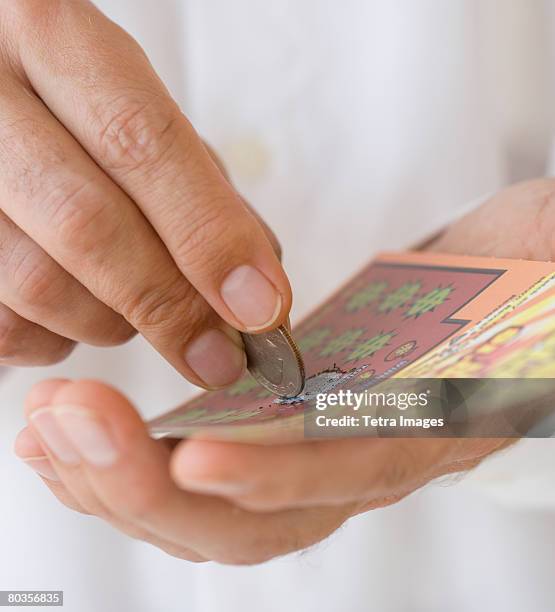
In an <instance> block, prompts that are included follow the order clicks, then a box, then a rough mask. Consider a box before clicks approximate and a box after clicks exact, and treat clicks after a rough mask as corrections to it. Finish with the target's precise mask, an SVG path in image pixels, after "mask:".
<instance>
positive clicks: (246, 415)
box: [149, 252, 555, 443]
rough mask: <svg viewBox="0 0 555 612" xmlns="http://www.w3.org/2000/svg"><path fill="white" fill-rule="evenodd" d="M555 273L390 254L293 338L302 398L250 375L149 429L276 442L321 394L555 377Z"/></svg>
mask: <svg viewBox="0 0 555 612" xmlns="http://www.w3.org/2000/svg"><path fill="white" fill-rule="evenodd" d="M554 306H555V264H552V263H545V262H531V261H522V260H510V259H493V258H479V257H467V256H454V255H444V254H435V253H412V252H411V253H399V254H397V253H385V254H381V255H379V256H378V257H377V258H376V259H375V260H374V261H373V262H371V263H370V264H369V265H368V266H367V267H366V268H365V269H363V270H362V271H361V272H360V273H359V274H357V275H356V276H355V277H354V278H352V279H351V280H350V281H349V282H348V283H347V284H346V285H345V286H343V287H342V288H341V289H340V290H338V291H337V292H336V293H335V294H334V295H332V296H331V297H330V298H329V299H328V300H327V301H326V302H325V303H324V304H322V305H321V306H320V307H319V308H317V309H316V310H315V311H314V312H313V313H312V314H311V315H310V316H308V317H306V318H305V320H304V321H303V322H301V324H300V325H298V326H297V327H296V328H295V329H293V335H294V337H295V338H296V340H297V342H298V344H299V347H300V349H301V352H302V354H303V357H304V360H305V369H306V374H307V383H306V385H305V389H304V390H303V392H302V393H301V395H300V396H298V397H296V398H292V399H288V400H285V399H281V398H278V397H276V396H273V395H272V394H271V393H269V392H268V391H266V390H265V389H264V388H262V387H261V386H260V385H259V384H258V383H257V382H256V381H255V380H254V379H253V378H252V377H250V375H248V374H247V375H246V376H245V377H244V378H243V379H241V380H240V381H238V382H237V383H235V384H234V385H233V386H231V387H229V388H228V389H225V390H222V391H216V392H205V393H203V394H202V395H200V396H198V397H197V398H195V399H193V400H192V401H190V402H188V403H186V404H185V405H183V406H180V407H179V408H177V409H176V410H174V411H172V412H170V413H168V414H166V415H163V416H161V417H158V418H157V419H155V420H154V421H151V422H150V423H149V426H150V429H151V432H152V433H153V434H154V435H170V436H173V437H188V436H193V435H194V436H195V437H203V438H214V439H230V440H244V441H250V442H261V443H270V442H274V441H286V440H295V439H299V438H302V437H303V422H304V420H303V415H304V414H305V413H306V411H309V410H313V409H314V406H315V398H316V397H317V396H318V394H322V393H329V392H331V391H334V392H337V391H339V390H351V391H353V392H361V391H364V390H365V389H369V388H371V387H374V386H375V385H378V384H380V383H382V382H383V381H384V380H386V379H391V378H395V379H397V378H407V377H412V378H433V377H446V376H450V377H460V378H469V377H477V378H479V377H482V376H484V377H485V376H487V377H503V376H507V377H520V376H530V377H545V378H555V358H554V357H555V320H554V319H555V318H554V317H550V316H548V315H549V314H550V313H551V312H553V307H554Z"/></svg>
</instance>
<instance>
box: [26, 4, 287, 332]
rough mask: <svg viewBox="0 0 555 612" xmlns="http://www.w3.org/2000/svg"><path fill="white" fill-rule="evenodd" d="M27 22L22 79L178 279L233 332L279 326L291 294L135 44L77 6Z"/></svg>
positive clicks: (259, 234) (58, 7)
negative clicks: (112, 184) (134, 215)
mask: <svg viewBox="0 0 555 612" xmlns="http://www.w3.org/2000/svg"><path fill="white" fill-rule="evenodd" d="M35 4H36V3H35ZM25 19H28V15H26V14H25V12H24V11H23V13H22V17H21V19H20V20H21V22H22V23H24V21H25ZM33 19H34V28H33V34H32V35H29V33H28V29H25V28H23V27H22V29H21V31H20V32H18V34H19V38H18V41H19V42H18V46H19V54H20V57H21V61H22V63H23V67H24V70H25V72H26V75H27V77H28V78H29V80H30V81H31V83H32V84H33V87H34V88H35V89H36V90H37V92H38V93H39V95H40V96H41V98H42V100H43V101H44V102H45V103H46V104H47V106H48V107H49V108H50V110H51V111H52V112H53V113H54V114H55V115H56V116H57V117H58V118H59V119H60V120H61V121H62V122H63V123H64V125H65V126H66V127H67V128H68V129H69V130H70V131H71V132H72V133H73V134H74V136H75V137H76V138H77V139H78V140H79V141H80V142H81V144H82V145H83V146H84V147H85V149H86V150H87V151H88V152H89V154H90V155H91V156H92V157H93V158H94V159H95V161H96V162H97V163H98V164H99V165H100V166H101V167H102V169H103V170H104V171H105V172H106V173H107V174H108V175H109V176H111V177H112V178H113V179H114V180H115V181H116V182H117V183H118V184H119V185H120V186H121V187H122V188H123V189H124V190H125V191H126V192H127V193H128V194H129V195H130V196H131V197H132V198H133V199H134V201H135V202H136V204H137V206H139V208H140V209H141V210H142V212H143V214H144V215H145V216H146V218H147V219H148V220H149V222H150V223H151V225H152V226H153V227H154V228H155V230H156V231H157V233H158V235H159V236H160V238H161V239H162V240H163V242H164V243H165V245H166V247H167V248H168V250H169V252H170V254H171V255H172V257H173V259H174V261H175V262H176V264H177V266H178V268H179V269H180V270H181V272H182V273H183V274H184V275H185V276H186V277H187V279H188V280H189V281H190V282H191V283H192V284H193V285H194V287H195V288H196V289H197V290H198V291H199V292H200V293H201V294H202V295H203V297H204V298H205V299H206V300H207V302H208V303H209V304H210V305H211V306H212V308H214V309H215V310H216V312H217V313H218V314H219V315H220V316H221V317H222V318H223V319H224V320H226V321H227V322H228V323H230V324H231V325H232V326H233V327H235V328H237V329H239V330H241V331H250V332H256V331H263V330H265V329H270V328H273V327H276V326H277V325H279V324H281V323H283V322H284V321H285V320H286V318H287V314H288V312H289V310H290V307H291V290H290V287H289V283H288V280H287V277H286V275H285V272H284V271H283V268H282V267H281V264H280V262H279V260H278V258H277V257H276V254H275V253H274V251H273V248H272V245H271V244H270V242H269V240H268V238H267V236H266V235H265V232H264V230H263V229H262V227H261V226H260V224H259V223H258V221H257V220H256V219H255V218H254V216H253V215H252V214H251V213H250V212H249V211H248V209H247V207H246V206H245V205H244V203H243V201H242V200H241V198H240V196H239V195H238V194H237V193H236V192H235V190H234V189H233V188H232V187H231V186H230V185H229V183H228V182H227V181H226V179H225V177H224V176H223V175H222V173H221V172H220V170H219V169H218V168H217V166H216V165H215V164H214V162H213V161H212V159H211V157H210V155H209V154H208V152H207V151H206V149H205V147H204V146H203V143H202V141H201V140H200V138H199V137H198V135H197V134H196V132H195V130H194V129H193V128H192V126H191V124H190V123H189V121H188V120H187V119H186V118H185V116H184V115H183V114H182V113H181V112H180V110H179V108H178V106H177V105H176V103H175V102H174V101H173V100H172V98H171V97H170V95H169V93H168V92H167V90H166V88H165V87H164V86H163V84H162V83H161V81H160V80H159V78H158V77H157V75H156V73H155V72H154V70H153V68H152V66H151V65H150V63H149V62H148V59H147V58H146V56H145V55H144V53H143V52H142V50H141V49H140V47H139V46H138V45H137V43H136V42H135V41H134V40H133V39H132V38H131V37H129V36H128V35H127V34H126V33H125V32H123V31H122V30H121V29H120V28H119V27H118V26H116V25H115V24H114V23H112V22H111V21H110V20H109V19H107V18H106V17H105V16H104V15H102V13H100V12H99V11H98V10H97V9H96V8H95V7H94V6H93V5H92V4H90V3H88V2H84V1H81V0H79V1H76V2H71V3H55V4H54V5H51V4H49V5H48V7H47V8H44V9H41V10H37V9H36V8H35V9H34V13H33ZM53 23H54V24H56V27H53V26H52V24H53ZM37 31H38V32H39V33H40V35H37V34H36V32H37ZM60 38H62V39H63V41H61V40H60ZM62 42H63V44H61V43H62ZM70 55H71V57H72V61H68V56H70ZM84 66H86V70H84V69H83V67H84Z"/></svg>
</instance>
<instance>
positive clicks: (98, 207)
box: [43, 181, 126, 257]
mask: <svg viewBox="0 0 555 612" xmlns="http://www.w3.org/2000/svg"><path fill="white" fill-rule="evenodd" d="M43 205H44V208H45V210H46V212H47V214H48V218H49V222H50V224H51V226H52V227H53V228H54V232H55V235H56V239H57V241H58V243H59V245H60V246H61V247H62V248H63V249H65V250H67V251H68V252H70V253H72V254H73V255H75V256H81V255H87V256H89V257H90V256H91V253H93V252H98V251H100V250H102V249H100V248H99V247H102V246H109V245H111V244H113V243H114V241H115V240H116V237H117V235H118V234H119V233H120V232H121V230H122V226H123V225H124V224H125V222H126V215H125V214H119V215H113V214H110V198H109V197H101V195H100V194H99V193H97V192H96V188H95V185H94V183H93V182H92V181H85V182H82V183H79V184H77V185H73V186H71V185H64V186H60V187H56V188H54V189H52V190H51V191H50V193H49V194H48V195H47V197H46V198H45V199H44V200H43Z"/></svg>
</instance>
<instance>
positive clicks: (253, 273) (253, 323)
mask: <svg viewBox="0 0 555 612" xmlns="http://www.w3.org/2000/svg"><path fill="white" fill-rule="evenodd" d="M221 294H222V299H223V300H224V302H225V303H226V304H227V307H228V308H229V309H230V310H231V312H232V313H233V314H234V316H235V317H236V318H237V319H238V320H239V321H240V322H241V323H242V324H243V325H244V326H245V327H246V329H247V330H248V331H257V330H259V329H263V328H265V327H268V325H271V324H272V323H273V322H274V321H275V320H276V319H277V317H278V316H279V313H280V312H281V295H280V294H279V293H278V291H277V290H276V288H275V287H274V286H273V285H272V283H271V282H270V281H269V280H268V279H267V278H266V277H265V276H264V275H263V274H262V273H261V272H259V271H258V270H257V269H256V268H253V267H252V266H239V267H238V268H235V270H232V271H231V272H230V273H229V274H228V275H227V276H226V278H225V280H224V282H223V283H222V287H221Z"/></svg>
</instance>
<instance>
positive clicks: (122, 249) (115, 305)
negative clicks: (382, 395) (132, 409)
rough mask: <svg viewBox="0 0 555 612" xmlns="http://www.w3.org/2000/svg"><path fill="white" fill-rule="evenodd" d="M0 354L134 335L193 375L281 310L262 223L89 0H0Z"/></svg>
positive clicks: (22, 359) (219, 367)
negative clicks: (0, 76) (241, 333)
mask: <svg viewBox="0 0 555 612" xmlns="http://www.w3.org/2000/svg"><path fill="white" fill-rule="evenodd" d="M0 22H1V23H2V28H1V33H0V71H1V73H2V90H1V93H0V362H1V363H5V364H13V365H34V364H45V363H52V362H54V361H57V360H59V359H61V358H63V357H64V356H65V355H66V354H67V353H68V352H69V351H70V350H71V348H72V345H73V342H76V341H78V342H86V343H90V344H95V345H113V344H117V343H120V342H123V341H125V340H126V339H128V338H129V337H130V336H131V335H132V334H133V333H134V331H135V330H137V331H138V332H140V333H141V334H143V335H144V336H145V338H147V340H149V341H150V342H151V343H152V345H153V346H154V347H155V348H156V349H157V350H158V351H159V352H160V354H161V355H162V356H163V357H165V358H166V359H167V360H168V361H169V362H170V363H172V365H173V366H174V367H175V368H176V369H177V370H178V371H179V372H181V373H182V374H183V375H184V376H186V377H187V378H189V379H190V380H191V381H193V382H194V383H196V384H199V385H201V386H204V387H209V388H214V387H221V386H225V385H226V384H229V383H231V382H233V381H234V380H235V379H236V378H238V376H239V375H240V374H241V372H242V370H243V368H244V362H245V358H244V351H243V346H242V342H241V338H240V335H239V332H238V331H237V330H240V331H259V330H264V329H269V328H272V327H275V326H276V325H278V324H280V323H282V322H284V321H285V320H286V319H287V314H288V312H289V309H290V304H291V292H290V288H289V284H288V281H287V278H286V276H285V273H284V271H283V269H282V267H281V265H280V263H279V259H278V257H277V256H276V253H275V252H274V249H273V247H272V244H271V240H270V239H269V238H268V233H267V231H266V230H265V228H264V227H263V225H262V224H261V222H260V220H259V219H258V218H257V217H256V216H255V215H254V214H253V213H252V212H251V211H250V210H249V209H248V207H247V206H246V205H245V204H244V202H243V201H242V199H241V197H240V196H239V195H238V194H237V193H236V191H235V190H234V189H233V188H232V187H231V186H230V184H229V182H228V181H227V180H226V178H225V177H224V175H223V174H222V172H221V171H220V169H219V168H218V166H217V164H215V163H214V161H213V159H212V157H211V154H210V152H209V151H208V150H207V149H206V147H205V146H204V144H203V143H202V141H201V140H200V138H199V137H198V135H197V134H196V133H195V131H194V129H193V128H192V127H191V125H190V124H189V122H188V121H187V119H186V118H185V117H184V116H183V114H182V113H181V112H180V110H179V108H178V107H177V105H176V104H175V102H174V101H173V100H172V99H171V97H170V95H169V94H168V92H167V90H166V89H165V88H164V86H163V84H162V83H161V82H160V80H159V78H158V77H157V75H156V74H155V72H154V70H153V69H152V66H151V65H150V63H149V62H148V59H147V58H146V57H145V55H144V53H143V51H142V50H141V48H140V47H139V45H138V44H137V43H136V42H135V41H134V40H133V39H132V38H131V37H130V36H129V35H128V34H126V33H125V32H124V31H122V30H121V29H120V28H119V27H118V26H116V25H115V24H114V23H112V22H111V21H110V20H109V19H107V18H106V17H105V16H104V15H102V14H101V13H100V12H99V11H98V10H97V9H96V8H95V7H94V6H93V5H92V4H91V3H90V2H88V1H86V0H65V1H64V0H17V2H13V1H12V0H0Z"/></svg>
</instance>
